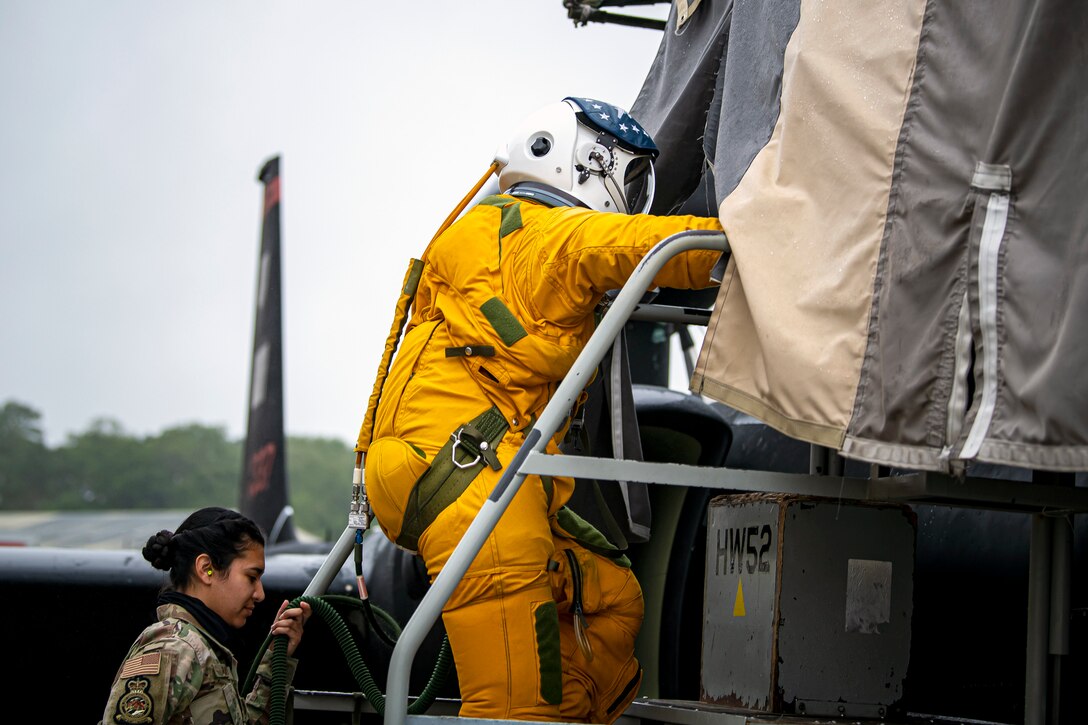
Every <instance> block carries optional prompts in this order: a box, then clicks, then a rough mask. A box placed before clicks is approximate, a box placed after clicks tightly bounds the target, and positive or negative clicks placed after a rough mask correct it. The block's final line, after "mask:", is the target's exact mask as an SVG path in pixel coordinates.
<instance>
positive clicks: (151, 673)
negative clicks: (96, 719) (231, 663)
mask: <svg viewBox="0 0 1088 725" xmlns="http://www.w3.org/2000/svg"><path fill="white" fill-rule="evenodd" d="M201 679H202V675H201V667H200V664H199V662H197V659H196V657H195V653H194V652H193V651H192V648H190V647H188V646H187V645H185V644H184V643H182V642H178V641H177V640H166V641H156V642H151V643H148V644H144V645H138V646H134V647H133V648H132V649H131V650H130V651H129V654H128V657H127V658H126V659H125V662H124V663H123V664H122V665H121V669H120V670H118V672H117V675H116V677H115V678H114V682H113V687H112V688H111V690H110V696H109V699H108V700H107V702H106V710H105V712H104V713H103V716H102V722H103V723H104V724H105V725H126V724H128V723H141V724H143V725H162V724H164V723H167V722H169V721H170V719H171V718H172V717H173V716H174V715H175V714H176V713H178V712H183V711H185V710H186V709H188V707H189V705H190V703H191V702H192V701H193V697H194V696H195V695H196V692H197V690H199V688H200V684H201Z"/></svg>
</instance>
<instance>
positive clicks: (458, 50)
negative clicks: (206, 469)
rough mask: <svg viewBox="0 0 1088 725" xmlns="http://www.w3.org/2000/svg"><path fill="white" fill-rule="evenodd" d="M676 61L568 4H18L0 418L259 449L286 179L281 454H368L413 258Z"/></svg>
mask: <svg viewBox="0 0 1088 725" xmlns="http://www.w3.org/2000/svg"><path fill="white" fill-rule="evenodd" d="M642 13H643V14H649V15H653V16H655V17H662V18H663V17H664V16H665V14H666V13H667V6H660V7H657V8H656V9H653V10H643V11H642ZM659 40H660V33H659V32H658V31H652V30H645V29H640V28H628V27H619V26H602V25H596V24H594V25H588V26H585V27H575V26H574V24H573V23H572V22H571V21H570V20H568V19H567V17H566V11H565V10H564V8H563V5H562V2H561V0H477V1H475V2H455V1H452V0H428V1H420V2H411V3H371V2H361V1H359V0H355V1H354V2H347V1H334V0H323V1H320V2H285V1H275V2H274V1H269V0H262V1H261V2H257V1H256V0H252V1H248V0H247V1H239V0H235V1H233V2H211V1H210V0H206V1H205V0H200V1H192V2H186V3H166V2H153V1H151V0H111V1H110V2H77V1H76V0H70V1H65V2H61V1H53V0H0V109H2V111H0V310H2V313H3V314H2V315H0V404H2V403H3V402H6V401H9V400H16V401H18V402H21V403H24V404H27V405H29V406H31V407H32V408H34V409H36V410H38V411H40V412H41V413H42V416H43V419H42V423H43V427H44V431H45V434H46V440H47V442H48V443H50V444H51V445H59V444H61V443H63V442H64V441H65V439H66V437H67V435H69V434H71V433H75V432H81V431H84V430H86V429H87V427H88V426H89V425H90V423H91V422H92V421H93V420H94V419H96V418H100V417H104V418H111V419H114V420H116V421H118V422H120V424H121V425H122V427H123V428H124V430H126V431H127V432H129V433H131V434H134V435H141V436H142V435H152V434H156V433H158V432H160V431H161V430H163V429H165V428H168V427H171V426H176V425H183V424H187V423H191V422H197V423H201V424H206V425H215V426H223V427H225V428H226V430H227V432H228V434H229V435H230V436H231V437H234V438H240V437H242V436H243V435H244V433H245V414H246V396H247V391H248V386H249V362H250V360H249V358H250V354H251V347H252V341H253V318H254V303H255V289H256V274H257V257H258V251H259V246H260V222H261V201H262V189H263V187H262V185H261V184H260V183H259V182H258V181H257V179H256V175H257V171H258V170H259V169H260V167H261V166H262V165H263V163H264V161H265V160H267V159H268V158H270V157H272V156H275V155H279V156H280V157H281V167H280V168H281V182H282V199H283V203H282V223H283V265H284V267H283V269H284V271H283V305H284V309H283V328H284V371H285V374H284V378H285V387H286V393H285V398H286V399H285V404H284V414H285V418H286V428H287V432H288V434H290V435H316V436H329V437H334V438H338V439H341V440H343V441H345V442H347V443H352V442H354V439H355V436H356V434H357V432H358V428H359V423H360V422H361V420H362V414H363V411H364V409H365V405H366V401H367V399H368V397H369V395H370V390H371V385H372V383H373V381H374V375H375V372H376V370H377V365H378V361H379V358H380V355H381V351H382V348H383V345H384V343H385V338H386V335H387V333H388V331H389V324H390V321H391V319H392V314H393V305H394V303H395V301H396V295H397V291H398V287H399V284H400V282H401V280H402V277H403V273H404V270H405V268H406V265H407V262H408V259H409V258H410V257H411V256H413V255H418V254H419V253H421V252H422V250H423V248H424V247H425V246H426V242H427V241H428V240H429V239H430V237H431V235H432V234H433V233H434V231H435V230H436V229H437V227H438V225H439V224H441V222H442V220H443V219H444V218H445V217H446V215H447V214H448V213H449V212H450V210H451V209H452V208H453V207H454V206H455V204H456V203H457V202H458V201H459V200H460V199H461V197H462V196H463V195H464V193H465V192H466V191H467V190H468V189H469V188H470V187H471V185H472V184H473V183H474V182H475V181H476V180H477V179H478V178H479V176H480V175H481V174H482V173H483V172H484V171H485V170H486V168H487V165H488V164H489V163H490V161H491V158H492V155H493V153H494V151H495V149H496V147H497V146H498V144H499V143H500V142H501V141H504V140H505V138H506V136H507V135H508V134H509V132H510V131H511V130H512V128H513V127H514V125H515V124H516V123H517V121H518V120H520V118H521V117H522V116H524V115H525V114H527V113H529V112H531V111H533V110H535V109H536V108H537V107H539V106H541V105H543V104H545V103H549V102H552V101H555V100H559V99H561V98H562V97H563V96H565V95H585V96H593V97H597V98H600V99H602V100H607V101H610V102H612V103H615V104H617V105H621V106H626V107H628V108H629V107H630V106H631V104H632V102H633V101H634V99H635V97H636V95H637V93H638V90H639V88H640V86H641V81H642V78H643V77H644V75H645V73H646V71H647V70H648V68H649V66H650V63H651V61H652V60H653V57H654V54H655V53H656V51H657V46H658V43H659Z"/></svg>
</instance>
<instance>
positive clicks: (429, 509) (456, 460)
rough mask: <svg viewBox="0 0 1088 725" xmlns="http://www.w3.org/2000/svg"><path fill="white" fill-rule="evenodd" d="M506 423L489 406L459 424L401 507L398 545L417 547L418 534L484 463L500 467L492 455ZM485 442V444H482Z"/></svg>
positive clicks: (453, 498) (496, 410) (466, 486)
mask: <svg viewBox="0 0 1088 725" xmlns="http://www.w3.org/2000/svg"><path fill="white" fill-rule="evenodd" d="M508 427H509V424H508V423H507V422H506V417H505V416H503V414H502V412H500V411H499V409H498V408H494V407H493V408H490V409H489V410H487V411H485V412H483V413H481V414H480V415H478V416H476V417H475V418H473V419H472V420H471V421H469V422H468V423H465V424H464V425H461V426H458V428H457V430H456V431H454V433H453V435H451V436H450V440H449V441H448V442H447V443H446V445H444V446H443V447H442V449H441V450H439V451H438V453H436V454H435V457H434V462H433V463H432V464H431V467H430V468H428V469H427V472H426V473H424V474H423V475H422V476H420V477H419V480H418V481H416V485H415V486H414V487H413V488H412V493H411V494H409V496H408V503H407V505H406V506H405V507H404V523H403V524H402V525H401V529H400V536H398V537H397V545H398V546H402V547H404V548H405V549H408V550H410V551H418V550H419V537H420V535H421V534H422V533H423V532H424V531H426V530H427V527H428V526H430V525H431V524H432V523H433V522H434V520H435V518H437V516H438V514H440V513H442V511H443V510H445V508H446V507H447V506H449V505H450V504H451V503H453V502H454V501H456V500H457V497H458V496H460V495H461V494H462V493H464V491H465V489H466V488H468V485H469V484H470V483H472V481H473V479H475V478H476V476H477V475H479V473H480V471H482V470H483V468H484V466H486V465H490V466H491V467H492V468H493V469H494V470H499V469H500V468H502V465H501V463H499V460H498V458H496V457H495V456H494V450H495V447H496V446H497V445H498V443H499V441H500V440H502V437H503V436H504V435H506V431H507V429H508ZM483 443H486V445H481V444H483Z"/></svg>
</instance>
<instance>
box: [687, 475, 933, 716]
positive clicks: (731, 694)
mask: <svg viewBox="0 0 1088 725" xmlns="http://www.w3.org/2000/svg"><path fill="white" fill-rule="evenodd" d="M917 527H918V526H917V517H916V516H915V514H914V512H913V511H912V510H911V509H910V508H909V507H908V506H903V505H897V504H877V503H870V502H861V501H848V500H840V499H824V498H814V497H806V496H797V495H786V494H739V495H730V496H718V497H716V498H714V499H712V500H711V501H710V506H709V511H708V524H707V556H706V562H707V564H706V593H705V596H704V598H703V642H702V644H703V648H702V669H701V671H702V687H701V699H702V701H703V702H707V703H715V704H719V705H727V706H732V707H738V708H741V709H744V710H751V711H757V712H765V713H774V714H791V713H793V714H806V715H814V716H823V715H827V716H832V717H835V716H845V717H878V718H883V717H886V716H887V715H888V714H889V713H890V712H892V711H893V709H894V706H895V704H896V703H897V702H898V701H899V700H900V699H901V698H902V696H903V680H904V678H905V676H906V674H907V663H908V661H909V659H910V622H911V613H912V610H913V602H912V597H913V591H914V548H915V538H916V533H917Z"/></svg>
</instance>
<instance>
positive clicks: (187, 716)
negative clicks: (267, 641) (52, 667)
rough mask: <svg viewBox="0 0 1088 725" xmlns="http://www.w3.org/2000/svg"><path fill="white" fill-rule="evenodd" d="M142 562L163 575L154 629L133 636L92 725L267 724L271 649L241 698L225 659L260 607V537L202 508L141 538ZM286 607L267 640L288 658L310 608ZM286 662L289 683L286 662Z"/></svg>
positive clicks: (225, 513)
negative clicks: (275, 641)
mask: <svg viewBox="0 0 1088 725" xmlns="http://www.w3.org/2000/svg"><path fill="white" fill-rule="evenodd" d="M143 555H144V558H145V559H147V560H148V561H149V562H151V565H152V566H154V567H155V568H156V569H162V570H164V571H169V572H170V583H169V584H168V585H167V586H166V587H165V588H164V590H163V592H162V593H161V594H160V595H159V600H158V609H157V614H158V622H156V623H155V624H152V625H151V626H149V627H148V628H147V629H145V630H144V631H143V632H142V633H141V634H140V636H139V637H138V638H137V639H136V641H135V642H134V643H133V644H132V647H130V648H129V651H128V655H126V657H125V661H124V663H123V664H122V665H121V668H120V669H119V670H118V671H117V675H116V676H115V677H114V680H113V687H112V690H111V691H110V696H109V700H108V701H107V703H106V710H105V712H104V713H103V717H102V721H101V722H102V725H117V724H121V725H123V724H125V723H146V724H151V725H167V724H169V725H200V724H201V723H234V724H236V725H242V724H243V723H266V722H268V703H269V700H270V684H271V681H272V672H271V655H272V650H271V648H270V649H269V650H268V651H267V652H266V653H265V656H264V658H263V659H262V661H261V664H260V667H259V668H258V671H257V678H256V680H257V681H256V684H255V685H254V688H253V691H252V692H251V693H249V694H248V695H246V696H245V697H244V698H243V697H242V695H241V693H240V692H239V680H238V661H237V659H236V658H235V656H234V654H233V652H232V651H231V645H232V640H233V639H234V638H235V636H236V633H237V630H238V629H240V628H241V627H242V625H244V624H245V623H246V620H247V619H248V618H249V616H250V615H251V614H253V609H254V607H255V606H256V605H257V604H258V603H259V602H261V601H262V600H263V599H264V588H263V587H262V586H261V575H262V574H263V573H264V536H263V535H262V534H261V530H260V529H259V528H258V527H257V525H256V524H255V523H253V521H251V520H250V519H248V518H246V517H245V516H242V515H241V514H239V513H237V512H235V511H231V510H229V509H223V508H216V507H210V508H204V509H200V510H199V511H196V512H194V513H193V514H191V515H190V516H189V517H188V518H187V519H185V521H184V522H182V524H181V526H179V527H178V530H177V531H176V532H170V531H160V532H159V533H157V534H155V535H154V536H152V537H151V538H149V539H148V540H147V545H146V546H144V549H143ZM288 605H289V603H288V602H286V601H285V602H284V603H283V604H282V605H281V606H280V610H279V613H278V614H277V615H276V620H275V622H274V623H273V624H272V634H273V635H280V634H282V635H286V636H287V654H288V655H292V654H294V651H295V648H296V647H297V646H298V643H299V641H300V640H301V639H302V628H303V625H304V624H305V622H306V620H307V619H308V618H309V616H310V605H309V604H307V603H306V602H302V603H301V605H300V606H299V607H293V608H288ZM289 663H290V664H289V677H290V676H292V675H293V674H294V668H295V664H296V663H295V661H294V660H293V659H291V660H289Z"/></svg>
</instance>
